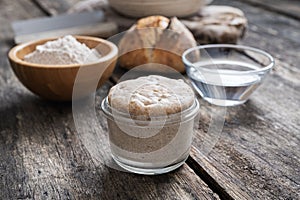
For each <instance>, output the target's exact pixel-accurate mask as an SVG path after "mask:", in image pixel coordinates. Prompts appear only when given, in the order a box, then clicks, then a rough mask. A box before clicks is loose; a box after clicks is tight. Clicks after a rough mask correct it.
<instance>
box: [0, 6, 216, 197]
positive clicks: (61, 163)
mask: <svg viewBox="0 0 300 200" xmlns="http://www.w3.org/2000/svg"><path fill="white" fill-rule="evenodd" d="M0 5H1V6H0V10H1V12H0V21H1V27H0V37H1V48H0V84H1V87H0V119H1V120H0V177H1V181H0V199H19V198H20V199H219V198H218V195H216V194H215V193H214V192H212V191H211V190H210V189H209V188H208V186H207V185H206V184H205V183H204V182H203V181H202V180H201V179H200V178H199V177H198V176H197V175H196V174H195V173H194V172H193V170H191V168H190V167H189V166H187V165H186V164H185V165H184V166H183V167H181V168H180V169H179V170H176V171H174V172H172V173H169V174H165V175H160V176H139V175H134V174H129V173H124V172H120V171H117V170H114V169H111V168H109V167H107V166H105V165H104V164H101V165H96V164H95V163H94V162H93V161H92V158H91V155H90V154H89V152H88V151H87V149H86V147H85V146H84V145H83V143H82V141H81V140H80V137H79V135H78V132H77V131H76V129H75V126H74V122H73V115H72V107H71V104H68V103H54V102H48V101H44V100H41V99H39V98H38V97H36V96H34V95H33V94H32V93H30V92H29V91H28V90H26V89H25V88H24V87H23V86H22V85H21V83H19V82H18V80H17V79H16V77H15V76H14V75H13V73H12V71H11V70H10V67H9V64H8V60H7V57H6V54H7V51H8V50H9V48H10V47H11V46H12V38H13V35H12V31H11V29H9V23H10V22H11V21H12V20H19V19H24V18H30V17H36V16H42V15H43V13H42V12H41V11H40V10H39V9H37V8H36V7H35V6H34V5H33V4H32V3H31V2H30V1H25V0H24V1H13V3H12V1H9V0H2V1H0ZM29 8H30V11H31V12H28V11H27V10H28V9H29ZM12 10H17V11H18V12H12ZM110 87H111V84H110V83H109V82H108V83H107V84H106V85H104V86H103V87H102V88H101V89H100V90H99V91H98V93H97V98H96V100H97V102H96V103H97V105H99V104H100V101H101V100H102V98H103V96H104V95H106V93H107V91H108V89H109V88H110ZM98 111H99V112H98ZM97 112H98V113H99V122H100V123H101V125H102V124H103V126H100V128H99V129H97V131H98V132H99V133H103V134H99V135H100V139H99V143H101V142H105V141H106V142H107V136H106V134H107V129H106V126H105V125H106V122H105V120H104V116H103V114H101V112H100V108H99V107H98V108H97ZM91 125H92V126H95V127H97V126H96V124H91ZM99 151H100V152H102V153H105V152H103V150H102V149H100V150H99Z"/></svg>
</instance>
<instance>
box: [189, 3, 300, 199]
mask: <svg viewBox="0 0 300 200" xmlns="http://www.w3.org/2000/svg"><path fill="white" fill-rule="evenodd" d="M276 2H277V1H276ZM214 4H226V5H231V6H236V7H239V8H241V9H242V10H243V11H244V12H245V13H246V16H247V18H248V19H249V29H248V32H247V34H246V38H245V39H244V40H243V41H241V43H243V44H245V45H250V46H254V47H258V48H261V49H264V50H267V51H268V52H270V53H271V54H272V55H273V56H274V57H275V59H276V62H277V65H276V67H275V69H274V72H273V76H271V77H270V78H269V79H268V80H267V81H266V83H265V84H264V86H263V87H261V88H260V90H259V91H258V92H257V93H256V94H254V95H253V96H252V98H251V100H250V101H249V102H248V103H247V104H245V105H242V106H239V107H236V108H230V109H228V113H227V115H226V123H225V127H224V130H223V132H222V134H221V136H220V139H219V141H218V143H217V144H216V146H215V148H214V149H213V150H212V152H211V153H210V154H209V155H208V156H203V155H202V154H201V152H200V153H199V152H198V150H199V149H201V144H202V142H203V134H204V133H205V130H206V128H207V126H208V124H209V119H210V118H209V117H210V115H209V113H210V112H211V111H210V106H209V105H208V104H207V103H204V102H202V109H203V110H202V118H201V119H202V121H203V123H201V124H200V127H201V128H202V129H200V131H199V132H198V134H197V137H196V138H195V142H194V148H193V151H192V153H191V159H189V162H188V164H189V165H190V166H191V167H192V168H193V169H194V170H195V171H196V172H197V173H198V174H199V175H200V176H201V177H202V178H203V179H204V180H205V181H206V182H207V183H208V184H209V185H210V187H211V188H213V189H214V191H217V192H218V193H219V194H220V196H221V197H222V198H224V199H228V198H234V199H251V198H252V199H257V198H264V199H274V198H282V199H288V198H291V199H297V198H299V192H298V191H299V190H300V186H299V185H300V181H299V167H298V166H299V164H300V163H299V162H300V161H299V160H300V159H299V152H300V151H299V144H300V142H299V132H300V130H299V116H300V114H299V103H300V102H299V96H300V95H299V80H298V79H299V78H298V77H299V76H300V75H299V73H300V72H299V66H298V65H297V63H298V62H297V61H298V60H299V52H300V51H299V48H300V45H299V31H298V28H297V27H299V22H298V21H297V20H293V19H290V18H286V17H284V16H281V15H279V14H278V13H276V12H267V11H265V10H264V9H262V8H257V7H255V6H249V5H248V4H245V3H241V2H239V1H214ZM203 174H204V175H203Z"/></svg>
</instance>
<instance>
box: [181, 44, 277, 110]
mask: <svg viewBox="0 0 300 200" xmlns="http://www.w3.org/2000/svg"><path fill="white" fill-rule="evenodd" d="M182 60H183V63H184V65H185V67H186V73H187V75H188V77H189V78H190V79H191V81H192V85H193V86H194V88H195V89H196V91H197V92H198V93H199V94H200V95H201V96H202V98H203V99H205V100H206V101H208V102H210V103H212V104H214V105H219V106H235V105H239V104H243V103H245V102H246V101H247V100H248V99H249V96H250V95H251V94H252V93H253V92H254V91H255V90H256V89H257V87H258V86H259V85H261V83H262V82H263V80H264V78H265V77H266V75H267V74H268V72H269V71H270V70H271V69H272V67H273V66H274V63H275V62H274V59H273V57H272V56H271V55H270V54H268V53H266V52H264V51H262V50H260V49H256V48H253V47H247V46H241V45H230V44H216V45H202V46H197V47H194V48H190V49H188V50H186V51H185V52H184V53H183V55H182Z"/></svg>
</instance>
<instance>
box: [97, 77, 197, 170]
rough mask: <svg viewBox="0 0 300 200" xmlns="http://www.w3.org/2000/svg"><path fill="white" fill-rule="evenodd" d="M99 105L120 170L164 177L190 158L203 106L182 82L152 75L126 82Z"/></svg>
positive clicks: (111, 91) (114, 157)
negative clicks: (195, 126)
mask: <svg viewBox="0 0 300 200" xmlns="http://www.w3.org/2000/svg"><path fill="white" fill-rule="evenodd" d="M101 107H102V110H103V112H104V114H105V116H106V117H107V123H108V129H109V140H110V147H111V152H112V157H113V159H114V160H115V161H116V163H117V164H118V165H120V166H121V167H122V168H124V169H126V170H128V171H131V172H134V173H140V174H161V173H166V172H169V171H171V170H174V169H176V168H178V167H179V166H181V165H182V164H183V163H184V162H185V160H186V159H187V157H188V155H189V151H190V147H191V142H192V136H193V130H194V124H195V121H196V119H197V116H198V113H199V102H198V101H197V99H196V98H195V96H194V93H193V90H192V89H191V88H190V87H189V86H188V85H187V84H186V83H185V82H184V81H183V80H180V79H179V80H176V79H170V78H166V77H162V76H155V75H151V76H145V77H140V78H137V79H133V80H127V81H123V82H120V83H118V84H117V85H115V86H114V87H112V88H111V89H110V91H109V94H108V97H106V98H105V99H104V100H103V101H102V105H101ZM197 122H198V121H197Z"/></svg>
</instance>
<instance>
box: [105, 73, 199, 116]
mask: <svg viewBox="0 0 300 200" xmlns="http://www.w3.org/2000/svg"><path fill="white" fill-rule="evenodd" d="M194 98H195V97H194V92H193V90H192V89H191V88H190V86H189V85H187V84H186V83H185V82H184V81H183V80H181V79H178V80H177V79H170V78H166V77H162V76H156V75H150V76H146V77H140V78H137V79H134V80H127V81H123V82H120V83H118V84H117V85H115V86H114V87H112V88H111V89H110V91H109V94H108V101H109V104H110V106H111V107H112V108H114V109H116V110H118V111H120V112H123V113H129V114H130V115H131V116H133V117H134V118H138V119H150V117H157V116H166V115H170V114H175V113H179V112H181V111H183V110H186V109H187V108H189V107H191V106H192V105H193V103H194Z"/></svg>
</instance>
